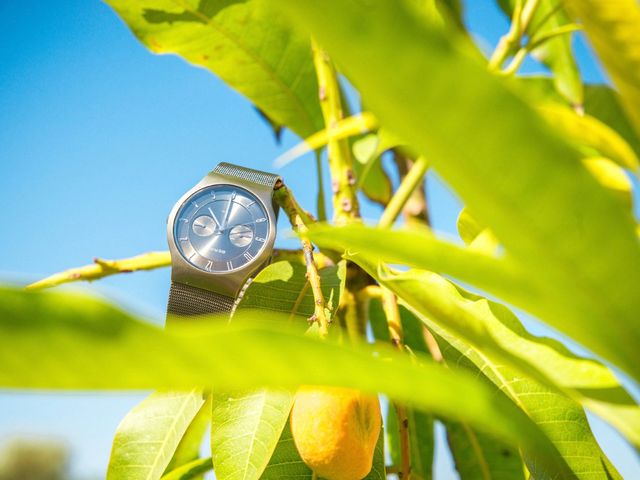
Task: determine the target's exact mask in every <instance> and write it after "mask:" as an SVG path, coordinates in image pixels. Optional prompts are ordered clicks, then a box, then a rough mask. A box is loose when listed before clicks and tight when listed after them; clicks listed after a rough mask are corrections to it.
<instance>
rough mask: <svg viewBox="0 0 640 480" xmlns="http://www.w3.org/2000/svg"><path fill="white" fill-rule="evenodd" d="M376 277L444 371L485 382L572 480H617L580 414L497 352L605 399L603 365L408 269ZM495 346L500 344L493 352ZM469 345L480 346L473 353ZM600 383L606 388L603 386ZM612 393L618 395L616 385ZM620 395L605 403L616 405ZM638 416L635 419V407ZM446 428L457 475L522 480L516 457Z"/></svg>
mask: <svg viewBox="0 0 640 480" xmlns="http://www.w3.org/2000/svg"><path fill="white" fill-rule="evenodd" d="M380 279H381V281H382V283H383V284H384V285H385V286H386V287H387V288H390V289H392V290H393V291H394V292H395V293H396V294H397V295H398V296H399V298H401V299H402V300H403V301H404V302H406V305H407V307H409V308H410V309H411V311H412V312H413V313H415V314H416V316H417V317H418V318H419V319H420V320H422V321H423V322H424V323H425V324H426V325H427V326H428V327H429V329H430V330H431V331H432V332H433V333H434V335H435V336H436V338H437V340H438V343H439V345H440V350H441V352H442V354H443V357H444V359H445V361H446V363H447V365H448V366H449V367H450V368H466V369H469V370H471V371H472V373H473V374H474V375H476V376H477V377H478V378H485V377H486V378H488V379H489V380H490V381H491V382H493V383H494V384H495V386H496V387H497V388H498V389H499V390H500V391H502V392H504V393H506V394H507V395H508V396H509V397H510V398H512V399H513V401H514V402H515V403H516V404H517V405H518V406H519V407H520V408H522V409H523V410H524V411H525V412H526V413H527V414H528V415H529V416H530V417H531V418H532V419H533V420H534V421H535V422H536V423H537V424H538V425H539V426H540V427H541V429H542V430H543V431H545V433H546V434H547V436H548V437H549V438H550V439H551V440H552V441H553V442H554V443H555V444H556V446H557V447H558V450H559V451H560V452H561V454H562V455H563V456H564V458H565V459H566V460H567V463H568V464H569V465H570V466H571V468H572V470H573V471H574V472H575V473H576V475H577V477H578V478H592V477H591V475H594V474H596V475H597V476H599V477H602V478H620V476H619V475H618V474H617V472H616V471H615V468H614V467H613V466H612V465H611V464H610V462H609V460H608V459H607V458H606V457H605V455H604V454H603V452H602V451H601V450H600V447H599V446H598V444H597V442H596V440H595V438H594V437H593V435H592V433H591V430H590V428H589V424H588V422H587V418H586V416H585V414H584V412H583V410H582V408H581V407H580V406H579V405H578V404H577V403H575V402H573V401H572V400H570V399H568V398H566V397H565V396H564V395H562V394H560V393H558V392H557V391H556V390H555V388H554V387H551V388H549V387H545V386H543V385H541V384H540V383H538V382H536V381H535V380H534V379H532V378H530V377H528V376H526V375H523V374H522V372H521V371H519V370H517V369H514V368H512V367H510V366H509V363H507V362H505V361H504V359H505V358H507V359H508V358H509V356H510V355H509V354H506V355H505V354H503V355H498V356H496V355H495V352H496V351H498V350H500V349H501V348H502V349H504V350H508V349H510V350H513V351H514V352H515V354H517V353H518V352H520V351H522V352H524V353H523V355H522V357H523V358H525V359H526V360H525V361H527V360H529V361H530V362H531V363H534V365H536V366H538V367H539V368H541V369H542V368H546V369H547V371H548V372H547V374H548V376H550V375H551V374H552V373H553V374H555V377H556V378H559V379H560V380H564V381H573V382H576V381H580V380H582V381H583V382H585V383H586V382H588V385H589V387H591V386H592V385H593V384H596V383H598V384H599V385H600V386H603V387H604V388H602V389H601V391H600V392H599V396H600V397H602V396H605V395H607V394H609V393H610V391H611V387H610V386H611V383H615V382H616V380H615V377H613V374H611V372H609V371H608V370H607V369H606V368H605V367H603V366H602V365H600V364H598V363H596V362H593V361H590V360H586V359H582V358H579V357H577V356H575V355H573V354H571V353H570V352H568V350H567V349H566V348H564V347H563V346H562V345H561V344H560V343H559V342H557V341H554V340H551V339H546V338H538V337H534V336H532V335H530V334H528V333H527V332H526V330H524V327H523V326H522V325H521V324H520V322H519V321H518V320H517V318H516V317H515V316H514V315H513V314H512V313H511V312H510V311H509V310H508V309H506V308H505V307H503V306H502V305H499V304H497V303H494V302H489V301H487V300H486V299H484V298H482V297H479V296H477V295H473V294H471V293H469V292H466V291H465V290H463V289H461V288H460V287H457V286H456V285H455V284H453V283H451V282H449V281H447V280H445V279H443V278H441V277H439V276H437V275H435V274H432V273H430V272H411V271H410V272H406V273H402V274H400V275H398V276H397V277H392V278H388V277H381V278H380ZM494 312H496V313H494ZM411 316H412V315H411V314H408V315H407V314H406V313H405V315H403V317H402V323H403V326H404V325H407V326H410V325H412V323H411V322H412V318H411ZM413 320H414V321H415V319H413ZM448 328H450V332H451V333H449V332H448V331H447V329H448ZM465 331H468V332H471V333H470V334H469V335H466V336H468V337H471V338H473V342H472V344H471V345H469V344H468V343H465V342H464V341H462V340H461V338H465ZM516 331H517V333H516ZM476 332H481V333H480V334H478V333H476ZM482 333H484V335H482ZM495 343H499V344H500V346H492V344H495ZM475 345H478V346H479V347H478V348H474V346H475ZM562 354H564V357H563V356H562ZM512 356H513V355H512ZM520 363H521V362H520ZM521 370H522V369H521ZM551 372H552V373H551ZM580 377H582V378H580ZM592 377H594V378H592ZM603 379H606V380H608V382H606V383H604V384H603V382H602V380H603ZM554 380H555V378H554ZM594 390H595V389H594ZM618 390H619V391H621V392H622V393H623V394H624V390H623V389H622V388H621V387H620V386H619V385H618ZM594 393H595V392H594ZM596 395H597V394H596ZM619 396H620V395H619V394H618V395H616V396H615V397H614V396H613V395H612V396H610V398H612V399H614V400H618V397H619ZM627 398H628V401H629V402H631V403H632V404H633V401H632V399H631V397H629V396H628V395H627ZM636 414H640V410H638V409H637V408H636ZM638 420H640V415H638V416H637V418H636V425H633V426H629V427H630V429H631V430H634V429H635V430H636V431H637V428H638V425H639V424H637V421H638ZM447 427H448V431H449V438H450V442H451V447H452V451H454V450H455V449H457V450H455V451H454V458H456V465H457V467H458V468H459V471H461V474H462V472H463V471H464V472H466V473H467V474H470V473H471V472H479V473H482V472H484V471H488V472H491V471H494V470H498V472H500V473H501V474H504V470H511V474H510V477H509V478H516V477H515V475H519V476H522V466H521V462H520V461H519V459H518V456H517V452H513V451H510V450H509V448H504V447H502V446H501V445H498V444H494V445H491V446H489V447H488V448H485V447H484V444H485V443H490V442H486V441H485V440H486V439H485V440H483V438H482V435H476V434H475V432H473V430H472V429H471V428H469V426H467V425H464V424H458V425H453V424H451V422H447ZM505 452H506V453H505ZM456 454H457V456H456ZM528 466H529V470H530V471H532V472H533V473H534V476H535V477H536V478H538V475H536V472H535V465H532V464H531V463H530V462H529V465H528ZM462 478H465V477H464V476H463V477H462ZM541 478H542V477H541Z"/></svg>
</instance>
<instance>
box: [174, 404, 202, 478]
mask: <svg viewBox="0 0 640 480" xmlns="http://www.w3.org/2000/svg"><path fill="white" fill-rule="evenodd" d="M210 421H211V397H210V396H207V401H206V402H205V403H204V404H203V405H202V407H200V411H199V412H198V413H197V414H196V416H195V417H194V418H193V420H192V421H191V424H190V425H189V427H188V428H187V430H186V432H185V433H184V435H183V436H182V439H181V440H180V443H179V444H178V446H177V447H176V450H175V451H174V452H173V458H172V459H171V462H169V465H168V466H167V468H166V470H165V475H166V474H167V473H168V472H172V471H174V470H176V469H178V468H180V467H183V466H184V465H187V464H189V463H191V462H193V461H195V460H197V459H198V458H199V457H200V447H201V446H202V440H203V439H204V434H205V432H206V430H207V428H208V427H209V423H210ZM193 478H202V477H193Z"/></svg>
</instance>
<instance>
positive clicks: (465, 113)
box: [282, 0, 640, 378]
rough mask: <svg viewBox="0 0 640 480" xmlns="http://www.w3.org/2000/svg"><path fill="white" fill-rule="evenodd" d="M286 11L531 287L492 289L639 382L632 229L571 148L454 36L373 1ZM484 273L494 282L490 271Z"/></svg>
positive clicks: (638, 302) (402, 249)
mask: <svg viewBox="0 0 640 480" xmlns="http://www.w3.org/2000/svg"><path fill="white" fill-rule="evenodd" d="M370 3H371V2H370ZM282 6H283V8H286V11H287V12H289V13H291V14H292V16H293V18H294V19H296V20H297V21H299V22H301V23H302V24H304V25H306V26H308V27H309V28H310V30H311V31H312V32H313V34H314V35H315V36H316V37H317V38H318V41H319V42H320V43H322V45H323V46H324V47H325V48H326V49H327V51H328V52H329V54H330V55H332V56H333V57H334V58H335V60H336V61H337V62H338V63H339V64H340V65H342V68H343V69H344V72H345V73H346V74H347V75H348V77H349V79H350V80H351V81H352V82H353V84H354V85H356V86H357V87H358V88H359V90H360V91H361V92H362V95H363V97H365V98H367V105H368V107H369V108H370V110H371V111H372V112H373V113H374V114H375V115H376V117H377V118H379V120H380V122H381V124H383V125H387V126H388V127H389V128H390V129H392V130H393V131H394V132H397V133H398V134H399V135H401V136H402V138H404V139H406V141H407V142H408V143H409V144H410V145H412V146H413V147H415V148H416V149H417V150H418V151H419V152H420V153H422V154H424V155H426V156H427V158H428V159H429V161H430V164H431V165H433V166H434V168H435V169H436V170H437V172H438V173H439V174H440V175H441V176H442V177H443V178H444V180H445V181H446V182H447V183H448V184H449V185H451V186H452V187H453V188H454V190H455V191H456V192H457V193H458V194H459V196H460V198H461V199H462V201H463V202H464V204H465V205H468V206H469V208H470V209H471V210H472V211H473V212H474V215H475V216H476V217H477V219H478V221H479V222H481V223H483V224H486V225H487V226H488V227H489V228H490V229H491V231H492V232H493V233H494V234H495V235H496V237H497V238H498V240H499V241H500V243H501V244H502V245H503V246H504V248H505V250H506V255H505V257H506V258H505V259H503V260H501V261H500V262H499V263H500V264H501V265H505V266H506V268H507V269H516V268H517V269H518V270H519V271H520V277H521V282H520V283H522V282H524V283H528V285H526V287H527V288H525V290H520V291H516V290H517V289H518V288H519V287H520V286H521V285H517V286H511V285H507V284H506V283H505V282H506V281H508V280H507V279H505V278H504V277H503V278H502V279H501V280H500V283H501V284H502V285H498V284H496V285H494V287H498V288H494V289H493V290H494V292H493V293H496V294H498V295H499V294H501V293H505V291H506V290H509V292H508V293H509V298H506V299H507V300H509V301H513V302H514V303H515V304H516V305H518V306H521V307H523V308H525V309H527V310H529V311H530V312H531V313H533V314H535V315H537V316H539V317H540V318H541V319H542V320H544V321H546V322H548V323H549V324H551V325H553V326H555V327H557V328H559V329H560V330H562V331H564V332H566V333H567V334H569V335H571V336H572V337H574V338H575V339H576V340H577V341H578V342H581V343H583V344H584V345H585V346H587V347H588V348H590V349H592V350H593V351H594V352H595V353H597V354H599V355H602V356H603V357H605V358H607V359H608V360H610V361H612V362H613V363H615V364H616V365H618V366H619V367H620V368H622V369H623V370H625V371H627V372H628V373H630V374H631V375H633V376H634V377H635V378H640V363H639V362H638V361H637V345H638V344H639V343H640V317H639V316H638V312H639V311H640V246H639V245H638V240H637V237H636V234H635V221H634V220H633V218H632V216H631V215H630V212H629V211H628V210H627V209H626V208H625V207H624V206H623V205H622V204H621V203H620V202H619V201H618V199H617V198H615V197H614V196H613V195H611V194H610V193H609V192H608V191H606V189H604V188H603V187H602V186H600V185H599V184H598V183H597V181H596V180H595V179H594V178H593V177H592V176H591V175H590V173H589V172H588V171H587V170H586V168H585V167H584V166H583V165H582V163H581V161H580V155H579V154H578V152H576V151H575V150H574V149H573V148H571V147H569V146H568V145H567V144H565V142H564V141H562V140H561V139H560V138H559V137H557V136H556V135H555V134H554V133H553V132H552V131H551V130H550V129H549V127H548V126H547V125H545V124H544V122H543V121H542V119H541V118H540V117H539V116H538V115H537V114H536V113H535V112H533V111H532V110H531V108H530V107H529V106H528V105H527V104H526V103H525V101H524V100H523V99H521V98H520V97H518V96H517V95H516V94H515V93H514V92H513V90H512V89H510V88H507V87H506V86H505V84H504V82H503V81H502V80H501V79H500V78H497V77H496V76H495V75H492V74H490V73H489V72H488V71H487V69H486V66H485V65H483V64H481V63H480V62H477V61H476V60H475V57H473V56H470V55H469V54H468V50H467V49H466V48H464V45H461V44H460V43H458V41H457V40H456V38H450V37H448V36H446V35H445V34H444V33H443V32H442V30H441V29H440V28H438V27H432V26H429V25H427V24H425V23H424V22H421V21H419V20H418V19H416V18H415V17H413V16H412V15H411V14H410V13H409V11H408V10H406V9H404V8H403V7H402V5H401V4H398V3H397V2H386V1H381V0H374V1H373V3H372V4H368V6H367V7H366V8H364V7H363V6H362V4H361V2H356V1H353V0H349V1H338V0H326V1H324V2H313V1H311V0H298V1H295V2H284V3H282ZM338 11H339V12H340V15H335V12H338ZM356 24H357V25H359V27H358V28H357V29H354V28H353V25H356ZM408 78H420V79H421V80H422V82H420V83H407V81H406V79H408ZM444 92H456V94H455V95H446V94H444ZM479 126H482V128H479ZM360 234H365V235H367V234H369V231H364V230H361V231H360ZM331 235H336V232H332V233H331ZM371 235H372V237H374V236H377V234H376V233H375V232H372V234H371ZM382 235H384V237H385V240H384V242H385V247H384V249H381V250H379V251H378V253H383V252H385V251H387V250H389V249H390V248H392V247H391V246H390V243H386V242H387V235H388V234H387V233H386V232H385V233H381V236H382ZM316 238H317V237H316ZM392 238H393V237H392ZM405 239H406V240H409V241H408V242H405V243H398V244H396V247H397V248H399V250H398V251H397V252H394V253H393V254H394V255H398V256H402V257H404V259H406V260H408V261H409V262H415V260H416V259H417V258H425V257H430V255H429V253H432V252H426V251H424V249H423V248H422V245H420V243H416V240H417V241H418V242H419V241H420V238H416V237H413V238H411V237H410V236H409V237H405ZM379 240H382V238H380V239H379ZM361 241H364V242H365V243H367V244H370V243H373V242H372V239H371V238H367V237H363V238H362V239H361ZM375 243H378V241H377V240H376V241H375ZM431 244H433V241H431ZM398 245H400V246H398ZM407 245H416V246H417V245H420V248H419V249H412V248H407ZM343 246H345V245H343ZM351 246H352V247H353V248H357V247H355V244H351ZM379 246H381V245H379ZM365 248H370V247H367V246H365ZM415 250H419V251H415ZM620 252H625V254H624V255H620ZM468 255H469V254H468V253H467V255H465V258H469V257H468ZM433 260H434V261H436V262H437V263H439V264H442V263H444V262H443V261H441V260H436V259H433ZM476 260H477V257H476ZM403 261H404V260H403ZM495 263H498V262H497V261H496V262H494V264H495ZM516 265H517V267H516ZM449 266H452V265H449ZM476 266H477V264H476V265H475V266H474V267H473V268H475V267H476ZM425 267H426V268H430V269H431V267H430V266H427V265H425ZM455 269H456V270H459V271H460V272H461V273H469V274H470V275H464V276H465V277H468V276H474V277H475V274H477V273H478V272H477V271H476V272H472V271H470V270H471V269H472V267H471V266H469V267H465V266H464V265H462V264H459V265H458V266H457V267H456V268H455ZM436 270H437V269H436ZM501 270H505V268H501ZM448 273H450V274H452V275H455V274H456V272H453V271H448ZM471 274H473V275H471ZM485 274H489V276H490V277H493V279H494V280H495V279H496V273H495V272H485ZM460 278H462V277H460ZM466 280H469V279H468V278H467V279H466ZM474 280H475V278H474ZM483 283H487V282H483ZM477 286H480V287H484V286H486V285H482V284H477ZM495 290H500V291H495ZM594 292H597V294H595V293H594Z"/></svg>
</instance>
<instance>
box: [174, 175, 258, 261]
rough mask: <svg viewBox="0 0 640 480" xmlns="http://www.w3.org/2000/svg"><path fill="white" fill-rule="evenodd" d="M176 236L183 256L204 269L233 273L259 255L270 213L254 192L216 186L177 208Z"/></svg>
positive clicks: (231, 186) (196, 194) (197, 193)
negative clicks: (268, 213)
mask: <svg viewBox="0 0 640 480" xmlns="http://www.w3.org/2000/svg"><path fill="white" fill-rule="evenodd" d="M173 235H174V240H175V243H176V245H177V247H178V250H179V251H180V253H181V254H182V256H183V257H184V258H185V260H187V262H189V263H190V264H191V265H193V266H194V267H196V268H199V269H200V270H203V271H205V272H223V273H224V272H230V271H233V270H237V269H239V268H242V267H244V266H245V265H247V264H248V263H250V262H251V261H252V260H253V259H254V258H255V257H257V256H258V255H259V254H260V252H261V251H262V249H263V248H264V247H265V244H266V241H267V237H268V236H269V216H268V215H267V212H266V210H265V208H264V206H263V205H262V202H261V201H260V200H258V198H257V197H256V196H255V195H253V194H252V193H251V192H249V191H247V190H245V189H244V188H240V187H236V186H233V185H213V186H210V187H206V188H203V189H202V190H199V191H197V192H196V193H194V194H193V195H191V196H190V197H189V198H188V199H187V200H186V201H185V202H184V203H183V204H182V205H181V206H180V209H179V210H178V213H177V215H176V218H175V221H174V225H173Z"/></svg>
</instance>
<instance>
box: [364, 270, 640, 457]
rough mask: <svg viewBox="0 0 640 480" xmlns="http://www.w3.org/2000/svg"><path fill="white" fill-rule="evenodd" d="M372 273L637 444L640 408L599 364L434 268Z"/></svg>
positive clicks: (486, 353) (425, 312) (492, 356)
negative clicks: (529, 327)
mask: <svg viewBox="0 0 640 480" xmlns="http://www.w3.org/2000/svg"><path fill="white" fill-rule="evenodd" d="M371 273H373V274H374V275H375V276H376V277H377V279H378V280H379V281H380V282H382V284H383V285H385V286H386V287H387V288H389V289H391V290H392V291H393V292H395V293H396V294H397V295H398V296H399V297H400V298H401V299H402V300H403V301H404V302H405V303H406V304H407V305H408V306H409V307H410V308H411V309H413V310H414V311H415V312H419V313H420V314H421V315H422V317H421V318H429V319H431V320H432V321H433V322H435V323H436V324H437V325H438V326H439V327H440V329H443V328H444V329H446V330H447V331H448V332H450V334H451V335H456V336H457V337H458V338H459V339H460V341H464V342H466V343H468V344H469V345H470V346H472V347H473V348H476V349H477V350H478V351H479V352H481V354H482V356H483V358H485V360H486V361H489V360H491V361H492V362H493V363H495V364H498V365H504V366H506V367H508V368H511V369H512V370H517V371H519V372H522V373H523V374H525V375H527V374H528V375H530V376H531V377H532V378H534V379H535V380H537V381H538V382H540V383H542V384H543V385H546V387H547V389H549V390H556V389H558V390H562V391H563V392H564V393H566V394H567V395H569V396H570V397H571V398H573V399H574V400H575V401H578V402H580V403H582V404H583V405H584V406H585V407H587V408H589V409H591V410H592V411H594V412H595V413H597V414H598V415H600V416H601V417H602V418H604V419H606V420H607V421H609V422H611V423H612V424H613V425H614V426H616V428H618V429H619V430H620V432H621V433H623V434H624V435H625V436H626V437H627V438H628V440H629V441H630V442H631V443H632V444H634V445H635V446H637V447H640V435H638V432H640V408H639V407H638V405H637V404H636V402H635V401H634V400H633V398H632V397H631V396H630V395H629V394H628V393H627V392H626V390H625V389H624V388H623V387H622V386H621V384H620V382H619V380H618V379H617V378H616V377H615V375H614V374H613V373H612V372H611V371H610V370H609V369H608V368H607V367H605V366H604V365H602V364H601V363H599V362H597V361H595V360H591V359H587V358H583V357H580V356H577V355H575V354H573V353H571V352H570V351H569V350H568V349H567V348H566V347H564V346H563V345H562V344H561V343H560V342H558V341H556V340H553V339H550V338H545V337H536V336H534V335H531V334H530V333H528V332H527V331H526V330H525V329H524V327H523V326H522V324H521V323H520V321H519V320H518V318H517V317H516V316H515V315H514V314H513V313H512V312H511V311H509V310H508V309H507V308H506V307H504V306H502V305H500V304H498V303H495V302H490V301H488V300H486V299H484V298H482V297H479V296H476V295H473V294H471V293H469V292H467V291H465V290H463V289H461V288H460V287H458V286H456V285H455V284H453V283H451V282H449V281H448V280H445V279H444V278H442V277H440V276H439V275H436V274H434V273H431V272H424V271H419V270H410V271H408V272H403V273H400V274H398V275H391V274H385V273H383V272H382V273H380V274H377V273H376V272H371ZM469 348H471V347H469Z"/></svg>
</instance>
